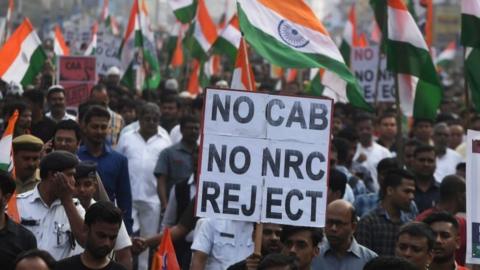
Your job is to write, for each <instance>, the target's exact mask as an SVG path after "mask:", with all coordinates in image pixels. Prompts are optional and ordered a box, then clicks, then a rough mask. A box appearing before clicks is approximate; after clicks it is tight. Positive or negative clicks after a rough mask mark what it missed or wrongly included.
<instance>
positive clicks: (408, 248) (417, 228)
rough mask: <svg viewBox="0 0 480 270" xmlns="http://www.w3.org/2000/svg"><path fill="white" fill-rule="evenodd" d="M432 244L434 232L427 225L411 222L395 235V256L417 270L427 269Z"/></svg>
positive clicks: (431, 254)
mask: <svg viewBox="0 0 480 270" xmlns="http://www.w3.org/2000/svg"><path fill="white" fill-rule="evenodd" d="M434 242H435V235H434V232H433V231H432V229H430V227H429V226H428V225H426V224H425V223H422V222H411V223H408V224H405V225H404V226H402V227H401V228H400V230H399V232H398V234H397V243H396V245H395V255H396V256H398V257H403V258H405V259H407V260H409V261H410V262H412V263H413V264H415V265H416V266H417V267H418V269H429V266H430V264H431V263H432V259H433V244H434ZM434 269H435V268H434Z"/></svg>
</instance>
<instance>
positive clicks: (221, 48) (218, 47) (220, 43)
mask: <svg viewBox="0 0 480 270" xmlns="http://www.w3.org/2000/svg"><path fill="white" fill-rule="evenodd" d="M213 52H214V53H215V54H224V55H226V56H227V57H228V58H229V59H230V60H231V61H232V62H233V63H235V59H236V58H237V48H236V47H235V45H233V44H232V43H230V42H228V41H227V40H226V39H225V38H223V37H218V39H217V41H215V43H214V44H213Z"/></svg>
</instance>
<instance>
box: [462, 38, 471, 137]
mask: <svg viewBox="0 0 480 270" xmlns="http://www.w3.org/2000/svg"><path fill="white" fill-rule="evenodd" d="M466 62H467V47H465V45H464V46H463V80H464V84H463V87H464V91H465V108H466V109H467V119H466V128H467V129H468V128H469V126H470V93H469V92H470V91H469V89H468V88H469V85H468V78H467V68H466Z"/></svg>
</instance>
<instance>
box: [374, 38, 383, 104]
mask: <svg viewBox="0 0 480 270" xmlns="http://www.w3.org/2000/svg"><path fill="white" fill-rule="evenodd" d="M381 51H382V50H381V48H380V46H378V51H377V54H378V61H377V77H376V80H375V96H374V97H373V105H374V106H375V107H377V103H378V87H379V86H380V70H381V66H380V65H381V64H382V52H381Z"/></svg>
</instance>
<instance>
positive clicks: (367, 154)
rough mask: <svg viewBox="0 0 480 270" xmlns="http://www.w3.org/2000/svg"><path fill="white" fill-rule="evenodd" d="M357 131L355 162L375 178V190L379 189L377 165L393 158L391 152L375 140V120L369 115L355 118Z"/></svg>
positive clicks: (360, 115)
mask: <svg viewBox="0 0 480 270" xmlns="http://www.w3.org/2000/svg"><path fill="white" fill-rule="evenodd" d="M355 130H356V132H357V134H358V141H359V142H358V144H357V151H356V152H355V155H354V157H353V159H354V160H356V161H357V162H359V163H360V164H362V165H364V166H365V167H366V168H367V169H368V170H369V172H370V174H371V175H372V178H373V184H374V188H375V190H378V189H379V186H378V182H377V164H378V162H380V160H382V159H384V158H388V157H391V156H392V154H391V153H390V151H389V150H388V149H387V148H385V147H383V146H381V145H379V144H378V143H376V142H375V141H374V140H373V120H372V117H371V116H370V115H368V114H359V115H357V116H356V117H355Z"/></svg>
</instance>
